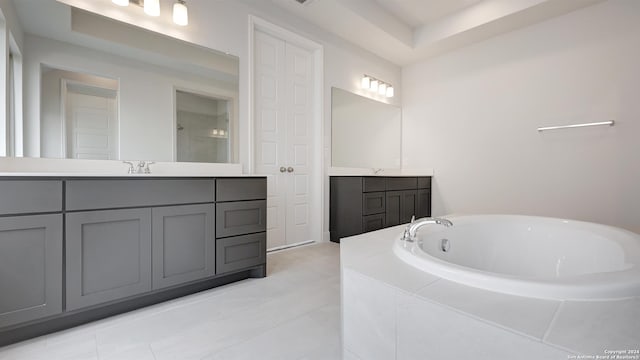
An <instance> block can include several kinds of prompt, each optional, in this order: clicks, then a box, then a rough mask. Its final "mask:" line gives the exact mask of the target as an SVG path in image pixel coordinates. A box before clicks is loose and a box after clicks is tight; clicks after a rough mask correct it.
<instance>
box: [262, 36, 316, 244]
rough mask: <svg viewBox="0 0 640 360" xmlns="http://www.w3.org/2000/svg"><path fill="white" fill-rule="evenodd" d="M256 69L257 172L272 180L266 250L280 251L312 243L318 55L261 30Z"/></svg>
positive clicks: (268, 199) (269, 192)
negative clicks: (313, 121) (311, 176)
mask: <svg viewBox="0 0 640 360" xmlns="http://www.w3.org/2000/svg"><path fill="white" fill-rule="evenodd" d="M254 67H255V69H254V74H255V90H254V94H255V100H254V101H255V103H254V106H255V129H256V132H255V172H256V173H257V174H260V175H266V176H267V182H268V198H267V248H275V247H279V246H285V245H291V244H296V243H300V242H304V241H308V240H311V239H312V238H313V237H312V235H311V226H310V224H309V222H310V220H311V219H310V213H311V208H310V206H311V205H310V200H311V198H312V197H311V196H310V194H309V192H310V179H309V174H310V171H311V164H310V161H311V158H312V157H311V151H312V146H311V141H312V137H311V134H310V131H311V119H312V118H313V114H312V109H313V96H312V92H313V56H312V54H311V52H310V51H308V50H304V49H302V48H299V47H296V46H294V45H292V44H289V43H287V42H285V41H284V40H282V39H278V38H276V37H273V36H271V35H268V34H265V33H263V32H260V31H256V32H255V52H254ZM318 221H319V220H318Z"/></svg>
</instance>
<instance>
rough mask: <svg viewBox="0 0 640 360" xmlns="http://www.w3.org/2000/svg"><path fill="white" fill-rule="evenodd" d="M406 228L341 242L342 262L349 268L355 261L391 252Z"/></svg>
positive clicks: (396, 227) (384, 230)
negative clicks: (396, 240) (394, 243)
mask: <svg viewBox="0 0 640 360" xmlns="http://www.w3.org/2000/svg"><path fill="white" fill-rule="evenodd" d="M403 229H404V226H402V225H400V226H394V227H390V228H386V229H382V230H377V231H372V232H368V233H365V234H362V235H356V236H351V237H348V238H345V239H342V240H341V242H340V261H341V263H342V265H343V266H348V265H350V264H351V263H353V262H354V261H357V260H359V259H364V258H367V257H370V256H374V255H378V254H382V253H384V252H387V251H390V249H391V248H392V246H393V242H394V241H395V239H396V238H397V237H399V236H400V235H402V231H403Z"/></svg>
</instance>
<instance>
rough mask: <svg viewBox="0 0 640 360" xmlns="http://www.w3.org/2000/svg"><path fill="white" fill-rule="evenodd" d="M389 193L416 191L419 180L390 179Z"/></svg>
mask: <svg viewBox="0 0 640 360" xmlns="http://www.w3.org/2000/svg"><path fill="white" fill-rule="evenodd" d="M386 179H387V191H395V190H414V189H417V188H418V178H415V177H388V178H386Z"/></svg>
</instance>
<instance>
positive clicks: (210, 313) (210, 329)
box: [0, 243, 342, 360]
mask: <svg viewBox="0 0 640 360" xmlns="http://www.w3.org/2000/svg"><path fill="white" fill-rule="evenodd" d="M339 251H340V249H339V245H338V244H333V243H331V244H327V243H323V244H316V245H311V246H304V247H300V248H295V249H291V250H286V251H281V252H277V253H273V254H269V255H268V264H269V276H268V277H267V278H264V279H247V280H243V281H240V282H236V283H232V284H229V285H225V286H222V287H218V288H215V289H211V290H208V291H203V292H200V293H197V294H192V295H189V296H185V297H182V298H179V299H174V300H171V301H167V302H164V303H161V304H157V305H154V306H150V307H146V308H143V309H139V310H136V311H131V312H128V313H125V314H120V315H117V316H113V317H110V318H107V319H103V320H99V321H95V322H92V323H90V324H87V325H83V326H79V327H76V328H72V329H69V330H65V331H61V332H58V333H54V334H51V335H47V336H43V337H40V338H37V339H33V340H28V341H24V342H22V343H19V344H15V345H11V346H6V347H3V348H0V360H13V359H16V360H32V359H33V360H42V359H54V360H60V359H61V360H66V359H68V360H74V359H77V360H84V359H87V360H97V359H98V358H99V359H100V360H105V359H106V360H109V359H137V360H147V359H149V360H152V359H153V360H161V359H180V360H189V359H197V360H200V359H202V358H203V357H204V356H208V355H211V354H212V353H214V352H219V351H221V350H224V349H225V348H229V347H233V346H234V345H236V344H238V343H241V342H245V341H249V340H251V339H252V338H258V337H262V338H264V336H267V335H265V334H287V331H290V332H295V331H294V330H296V329H297V330H296V331H298V330H300V328H296V327H295V326H294V325H290V323H292V321H295V320H296V319H303V318H304V320H299V321H300V322H302V323H303V324H314V325H313V327H311V328H310V329H309V331H316V332H315V333H314V334H316V335H317V336H315V341H307V342H302V343H301V346H300V347H299V351H296V352H289V350H288V349H287V348H286V347H282V348H280V349H278V348H277V347H274V348H272V351H273V352H272V354H273V356H274V357H275V356H276V353H277V352H278V351H282V354H285V355H286V354H291V356H293V357H295V358H297V359H300V360H301V359H309V360H311V359H323V358H327V357H328V359H331V360H333V359H335V358H336V357H335V356H336V354H338V355H337V356H338V357H339V356H340V352H341V348H342V347H341V343H340V320H339V319H340V275H339V274H340V258H339ZM329 320H331V321H329ZM287 324H289V325H287ZM294 324H295V323H294ZM287 326H289V327H287ZM281 327H282V328H281ZM279 328H281V329H279ZM287 329H289V330H287ZM314 329H315V330H314ZM303 330H304V329H303ZM300 331H302V330H300ZM280 344H283V345H286V342H284V341H280ZM302 345H304V346H302ZM287 356H288V355H287Z"/></svg>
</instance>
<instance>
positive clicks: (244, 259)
mask: <svg viewBox="0 0 640 360" xmlns="http://www.w3.org/2000/svg"><path fill="white" fill-rule="evenodd" d="M266 246H267V234H266V233H264V232H263V233H259V234H250V235H243V236H233V237H228V238H224V239H217V240H216V247H217V249H216V257H217V258H216V272H217V273H218V274H222V273H225V272H229V271H233V270H239V269H243V268H247V267H251V266H255V265H261V264H264V263H265V262H266V261H267V259H266Z"/></svg>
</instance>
